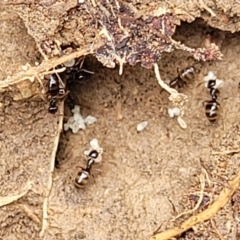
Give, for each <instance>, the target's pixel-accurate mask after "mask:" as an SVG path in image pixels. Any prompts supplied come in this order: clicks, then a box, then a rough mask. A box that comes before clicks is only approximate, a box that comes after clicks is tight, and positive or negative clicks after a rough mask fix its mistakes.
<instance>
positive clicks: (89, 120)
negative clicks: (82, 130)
mask: <svg viewBox="0 0 240 240" xmlns="http://www.w3.org/2000/svg"><path fill="white" fill-rule="evenodd" d="M96 121H97V119H96V118H95V117H93V116H91V115H88V116H87V117H86V118H85V119H84V123H85V124H87V125H91V124H94V123H95V122H96Z"/></svg>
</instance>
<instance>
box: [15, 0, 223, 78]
mask: <svg viewBox="0 0 240 240" xmlns="http://www.w3.org/2000/svg"><path fill="white" fill-rule="evenodd" d="M69 2H71V4H70V3H68V4H61V5H62V7H60V6H59V4H57V3H56V4H55V3H53V4H51V5H50V6H45V7H46V9H48V11H50V12H51V13H52V14H51V15H49V14H48V15H45V16H44V17H45V18H46V22H50V23H51V24H52V25H53V26H54V27H53V28H52V29H51V31H49V30H48V31H46V29H43V30H42V34H41V35H39V33H37V32H36V30H34V28H33V26H35V25H36V22H34V21H33V20H32V19H30V16H29V15H28V14H27V13H26V11H23V7H19V9H18V10H19V11H18V14H19V15H20V17H21V18H23V19H24V20H25V22H26V24H27V25H28V26H27V27H28V29H29V31H30V33H31V34H32V35H34V38H35V40H36V41H37V44H38V46H39V49H40V51H41V53H42V54H43V55H46V56H48V57H52V56H56V55H57V56H61V55H62V54H66V53H67V52H69V51H70V52H71V51H75V50H76V49H77V48H78V47H79V46H81V47H82V44H85V45H91V44H92V45H95V44H97V43H99V42H102V45H101V47H99V48H98V49H97V51H96V52H95V56H96V57H97V59H98V60H99V61H100V62H102V63H103V65H104V66H107V67H115V64H116V63H118V64H119V65H120V74H121V72H122V66H123V64H124V63H129V64H130V65H136V64H137V63H139V62H140V63H141V65H142V66H143V67H144V68H147V69H150V68H152V66H153V64H154V63H156V62H158V61H159V60H160V59H161V55H162V53H163V52H171V51H173V49H174V48H177V49H182V50H184V51H187V52H189V53H190V54H192V55H193V56H194V58H196V59H197V60H199V61H200V60H202V61H208V60H216V59H221V57H222V54H221V53H220V51H219V48H218V46H216V44H215V43H211V44H209V45H208V46H207V47H206V48H197V49H195V48H189V47H187V46H185V45H184V44H181V43H179V42H176V41H174V40H173V39H172V36H173V34H174V33H175V30H176V23H177V22H179V19H177V18H176V17H175V16H174V15H173V14H172V12H171V10H170V9H168V8H167V6H163V5H162V7H159V5H158V6H157V5H156V6H151V7H147V8H146V9H138V5H136V4H135V5H134V4H133V3H129V2H122V1H117V0H114V1H113V0H102V1H90V0H88V1H80V2H78V4H77V1H69ZM32 8H33V9H34V11H36V14H37V12H40V11H41V9H42V7H41V6H38V5H37V4H36V5H35V6H34V7H32ZM29 11H30V10H29ZM56 17H57V18H59V21H54V23H52V22H53V20H54V19H55V18H56ZM51 19H52V22H51ZM65 19H68V20H67V21H66V20H65ZM62 22H63V26H61V25H60V24H61V23H62ZM57 24H59V26H57ZM36 27H37V28H39V26H36ZM43 28H44V27H43ZM73 31H74V32H75V37H73V38H71V37H70V38H69V37H66V36H67V35H69V36H70V35H74V34H72V32H73ZM76 34H77V35H79V39H78V38H77V37H76ZM35 35H36V36H35ZM63 36H64V37H63ZM68 38H69V39H68ZM67 44H68V46H67ZM45 59H46V58H45Z"/></svg>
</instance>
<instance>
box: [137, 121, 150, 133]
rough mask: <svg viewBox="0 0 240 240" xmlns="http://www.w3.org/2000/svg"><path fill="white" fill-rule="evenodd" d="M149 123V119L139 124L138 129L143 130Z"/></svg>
mask: <svg viewBox="0 0 240 240" xmlns="http://www.w3.org/2000/svg"><path fill="white" fill-rule="evenodd" d="M147 125H148V122H147V121H143V122H141V123H139V124H138V125H137V131H138V132H141V131H142V130H143V129H144V128H145V127H146V126H147Z"/></svg>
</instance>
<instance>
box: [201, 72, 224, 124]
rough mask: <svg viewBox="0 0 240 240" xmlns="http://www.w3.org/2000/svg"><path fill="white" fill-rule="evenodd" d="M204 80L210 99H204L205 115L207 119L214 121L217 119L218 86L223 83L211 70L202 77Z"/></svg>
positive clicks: (218, 104)
mask: <svg viewBox="0 0 240 240" xmlns="http://www.w3.org/2000/svg"><path fill="white" fill-rule="evenodd" d="M204 80H205V81H206V84H205V87H207V88H208V89H209V92H210V95H211V98H212V99H211V100H208V101H205V103H206V104H205V115H206V117H207V119H208V120H209V121H210V122H211V123H214V122H215V121H216V120H217V116H218V110H219V107H220V103H219V102H218V101H217V99H218V96H219V93H220V91H219V90H218V88H219V87H220V86H221V85H222V84H223V81H222V80H220V79H217V77H216V76H215V75H214V73H213V72H209V73H208V75H207V76H206V77H205V78H204Z"/></svg>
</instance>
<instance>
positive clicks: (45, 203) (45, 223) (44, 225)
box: [40, 101, 64, 237]
mask: <svg viewBox="0 0 240 240" xmlns="http://www.w3.org/2000/svg"><path fill="white" fill-rule="evenodd" d="M63 110H64V101H61V102H60V104H59V113H60V116H59V121H58V129H57V133H56V137H55V141H54V146H53V151H52V156H51V159H50V169H49V171H50V173H49V179H48V185H47V189H46V196H45V197H44V200H43V219H42V230H41V232H40V237H42V236H43V235H44V232H45V230H46V228H47V226H48V213H47V210H48V203H49V197H50V194H51V190H52V184H53V181H52V174H53V171H54V167H55V158H56V153H57V148H58V143H59V138H60V134H61V132H62V126H63V117H64V114H63Z"/></svg>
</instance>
